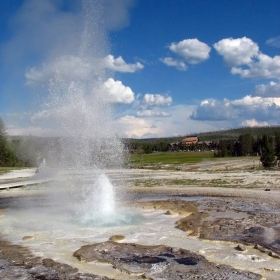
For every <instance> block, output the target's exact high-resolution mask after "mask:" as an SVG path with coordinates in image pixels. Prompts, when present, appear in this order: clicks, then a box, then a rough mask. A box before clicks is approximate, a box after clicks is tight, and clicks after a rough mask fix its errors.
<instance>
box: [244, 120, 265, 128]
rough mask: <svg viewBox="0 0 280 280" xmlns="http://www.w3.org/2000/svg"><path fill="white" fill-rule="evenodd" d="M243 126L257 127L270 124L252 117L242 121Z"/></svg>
mask: <svg viewBox="0 0 280 280" xmlns="http://www.w3.org/2000/svg"><path fill="white" fill-rule="evenodd" d="M241 125H242V126H249V127H255V126H261V127H263V126H269V124H268V123H267V122H258V121H257V120H255V119H251V120H245V121H243V122H242V123H241Z"/></svg>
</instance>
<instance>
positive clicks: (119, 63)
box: [104, 54, 144, 73]
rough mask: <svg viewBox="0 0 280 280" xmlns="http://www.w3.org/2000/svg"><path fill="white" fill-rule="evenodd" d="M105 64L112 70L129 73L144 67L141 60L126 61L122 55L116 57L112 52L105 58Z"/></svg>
mask: <svg viewBox="0 0 280 280" xmlns="http://www.w3.org/2000/svg"><path fill="white" fill-rule="evenodd" d="M104 65H105V67H106V68H108V69H110V70H113V71H117V72H127V73H134V72H136V71H137V70H141V69H143V68H144V66H143V65H142V64H141V63H140V62H136V63H134V64H131V63H126V62H125V61H124V60H123V58H122V57H121V56H119V57H117V58H114V56H113V55H111V54H109V55H107V56H106V57H105V58H104Z"/></svg>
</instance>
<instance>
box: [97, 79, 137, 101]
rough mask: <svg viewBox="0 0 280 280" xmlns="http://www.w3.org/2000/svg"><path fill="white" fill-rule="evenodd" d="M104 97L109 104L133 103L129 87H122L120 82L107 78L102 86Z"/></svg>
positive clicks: (132, 95)
mask: <svg viewBox="0 0 280 280" xmlns="http://www.w3.org/2000/svg"><path fill="white" fill-rule="evenodd" d="M102 90H103V91H104V95H105V97H106V98H107V100H108V102H110V103H123V104H129V103H132V102H133V101H134V93H133V91H132V90H131V88H130V87H127V86H125V85H123V83H122V82H121V81H115V80H114V79H112V78H109V79H108V80H107V81H105V82H104V84H103V85H102Z"/></svg>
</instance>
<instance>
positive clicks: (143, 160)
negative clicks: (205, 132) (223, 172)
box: [129, 152, 217, 166]
mask: <svg viewBox="0 0 280 280" xmlns="http://www.w3.org/2000/svg"><path fill="white" fill-rule="evenodd" d="M216 159H217V158H215V157H214V152H162V153H151V154H132V155H131V156H130V160H129V162H130V164H131V165H135V166H147V165H153V166H154V165H158V164H160V165H181V164H195V163H200V162H202V161H204V160H207V161H210V160H216Z"/></svg>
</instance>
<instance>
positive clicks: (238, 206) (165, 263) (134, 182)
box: [0, 162, 280, 280]
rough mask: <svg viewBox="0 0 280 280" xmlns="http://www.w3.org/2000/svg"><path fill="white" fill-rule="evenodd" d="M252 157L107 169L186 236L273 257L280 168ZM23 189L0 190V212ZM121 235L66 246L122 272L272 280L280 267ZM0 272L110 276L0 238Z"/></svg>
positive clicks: (278, 232)
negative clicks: (234, 261)
mask: <svg viewBox="0 0 280 280" xmlns="http://www.w3.org/2000/svg"><path fill="white" fill-rule="evenodd" d="M251 165H252V163H251V162H248V163H247V165H246V164H244V163H243V164H241V162H240V163H239V165H238V164H237V163H235V165H234V164H231V165H230V164H228V163H227V165H226V166H225V163H222V162H221V164H220V165H217V164H216V163H215V164H213V165H211V164H208V163H207V166H206V165H203V166H201V165H197V166H196V167H195V166H193V167H192V169H191V170H179V171H178V170H175V171H174V170H171V171H170V170H169V171H166V170H145V169H144V170H127V171H126V172H125V173H123V172H121V171H112V172H114V180H115V183H116V185H119V186H121V185H122V184H123V182H128V183H126V186H125V192H126V193H128V194H129V193H131V194H133V195H137V196H138V197H139V199H138V202H137V203H135V206H136V207H141V208H145V209H155V210H163V211H164V212H165V214H166V215H173V216H178V220H177V223H176V225H175V226H176V227H177V228H179V229H181V230H182V232H185V234H186V236H195V237H197V238H200V239H207V240H224V241H231V242H235V248H236V251H237V252H244V251H246V250H247V248H248V247H249V246H251V247H253V246H254V247H255V248H256V249H257V250H259V251H261V252H263V253H264V254H266V255H269V256H271V257H272V259H274V258H275V259H277V258H279V255H280V226H279V225H280V204H279V201H280V184H279V182H280V174H279V171H277V170H275V171H262V170H256V169H252V166H251ZM205 166H206V167H207V168H206V167H205ZM233 166H234V168H232V170H231V167H233ZM202 168H203V170H202ZM238 168H239V169H238ZM108 174H109V175H110V172H108ZM0 179H1V178H0ZM122 188H123V187H122ZM28 195H29V194H28V193H27V192H26V191H23V190H20V189H16V190H14V191H13V192H8V191H2V192H1V193H0V217H1V207H2V208H3V207H7V205H12V204H10V203H7V201H9V202H10V201H11V200H13V199H19V198H20V197H26V196H28ZM33 195H42V193H35V194H33ZM157 197H161V200H158V199H157ZM162 197H165V199H162ZM195 197H197V199H195ZM190 198H191V200H190ZM9 207H11V206H9ZM0 222H1V220H0ZM0 232H1V230H0ZM0 237H1V236H0ZM123 239H124V238H122V237H121V236H119V237H115V238H112V240H113V241H108V242H102V243H96V244H89V245H86V246H83V247H82V248H81V249H79V250H78V251H76V252H73V254H74V256H75V257H77V258H78V259H79V260H81V261H83V262H92V261H95V262H105V263H110V264H112V265H113V266H114V268H115V269H117V270H120V271H124V272H125V273H127V275H128V278H127V279H130V278H131V279H154V280H156V279H175V280H177V279H209V280H211V279H218V280H220V279H231V280H239V279H270V280H277V279H279V278H278V276H279V275H280V271H279V267H275V268H273V269H271V268H270V269H267V271H264V273H263V274H262V273H259V274H256V273H252V272H249V271H244V270H240V269H236V268H233V267H231V266H228V265H219V264H216V263H213V262H209V261H208V260H207V259H206V258H205V257H204V256H202V255H200V254H198V253H194V252H191V251H188V250H185V249H180V246H179V244H178V247H169V246H163V245H162V246H152V247H151V246H141V245H139V244H134V243H119V242H123ZM256 261H257V260H256ZM268 270H270V271H268ZM264 275H265V277H266V278H264ZM0 279H96V280H97V279H100V280H105V279H109V278H107V277H105V276H98V275H93V274H89V273H81V272H80V271H79V270H78V269H77V268H73V267H71V266H69V265H66V264H62V263H59V262H56V261H54V260H52V259H46V258H45V259H44V258H39V257H35V256H34V255H32V253H31V252H30V251H29V250H28V249H27V248H25V247H22V246H18V245H15V244H10V243H9V242H7V241H5V240H2V241H1V242H0Z"/></svg>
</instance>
